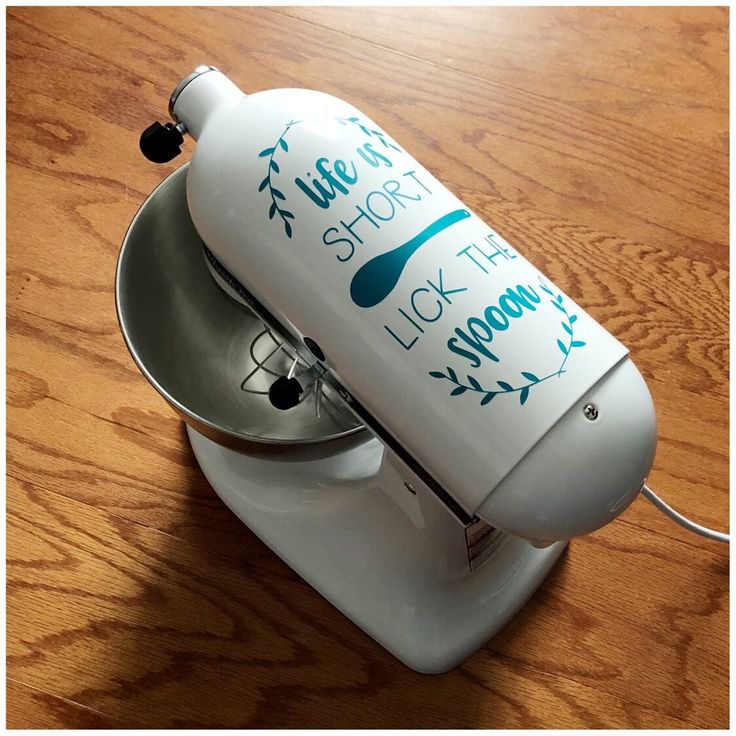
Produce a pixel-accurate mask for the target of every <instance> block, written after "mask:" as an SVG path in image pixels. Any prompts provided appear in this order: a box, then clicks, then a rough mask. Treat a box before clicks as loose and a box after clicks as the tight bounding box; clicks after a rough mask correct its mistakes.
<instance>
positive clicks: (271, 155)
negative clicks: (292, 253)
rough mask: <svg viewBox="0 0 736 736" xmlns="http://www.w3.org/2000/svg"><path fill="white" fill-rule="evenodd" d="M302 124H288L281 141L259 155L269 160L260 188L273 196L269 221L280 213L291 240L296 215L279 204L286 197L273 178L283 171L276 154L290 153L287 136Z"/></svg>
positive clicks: (293, 121)
mask: <svg viewBox="0 0 736 736" xmlns="http://www.w3.org/2000/svg"><path fill="white" fill-rule="evenodd" d="M301 122H302V121H301V120H292V121H291V122H290V123H287V124H286V127H285V128H284V132H283V133H282V134H281V135H280V136H279V139H278V140H277V141H276V143H274V144H273V146H270V147H269V148H264V149H263V150H262V151H261V152H260V153H259V154H258V156H259V157H260V158H268V173H267V174H266V178H265V179H264V180H263V181H262V182H261V183H260V184H259V186H258V191H259V192H262V191H263V190H264V189H268V193H269V195H270V196H271V207H270V209H269V211H268V219H269V220H273V218H274V217H275V215H276V214H277V213H278V215H279V217H280V218H281V220H282V221H283V223H284V230H285V232H286V236H287V237H289V238H290V237H291V233H292V229H291V223H290V222H289V220H293V219H294V214H293V213H292V212H289V210H287V209H286V208H285V207H282V206H281V205H280V204H279V201H280V202H282V203H283V202H285V201H286V197H285V196H284V194H283V192H280V191H279V190H278V189H276V187H275V186H274V185H273V182H272V180H271V176H272V174H278V173H279V171H280V170H281V169H280V168H279V165H278V163H277V162H276V161H275V160H274V159H275V156H276V154H277V153H279V152H281V151H283V152H284V153H288V152H289V144H288V143H287V142H286V134H287V133H288V132H289V130H290V129H291V128H292V127H293V126H294V125H298V124H299V123H301ZM277 200H279V201H277Z"/></svg>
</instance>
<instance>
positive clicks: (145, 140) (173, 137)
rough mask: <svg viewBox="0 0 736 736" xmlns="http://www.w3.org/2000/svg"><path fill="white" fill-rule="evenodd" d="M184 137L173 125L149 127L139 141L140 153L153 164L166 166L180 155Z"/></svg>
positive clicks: (155, 124)
mask: <svg viewBox="0 0 736 736" xmlns="http://www.w3.org/2000/svg"><path fill="white" fill-rule="evenodd" d="M182 143H184V136H183V135H182V134H181V132H180V131H179V130H177V128H176V126H175V125H174V124H173V123H166V125H161V123H159V122H158V121H157V122H155V123H154V124H153V125H149V126H148V127H147V128H146V129H145V130H144V131H143V132H142V133H141V140H140V147H141V153H142V154H143V155H144V156H145V157H146V158H147V159H148V160H149V161H153V162H154V163H155V164H167V163H168V162H169V161H171V160H172V159H174V158H176V157H177V156H178V155H179V154H180V153H181V144H182Z"/></svg>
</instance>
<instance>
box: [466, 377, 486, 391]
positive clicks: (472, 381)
mask: <svg viewBox="0 0 736 736" xmlns="http://www.w3.org/2000/svg"><path fill="white" fill-rule="evenodd" d="M468 383H469V384H470V385H471V386H472V387H473V388H474V389H475V390H476V391H482V390H483V389H482V388H481V386H480V383H478V379H477V378H473V376H468Z"/></svg>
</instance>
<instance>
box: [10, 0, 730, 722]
mask: <svg viewBox="0 0 736 736" xmlns="http://www.w3.org/2000/svg"><path fill="white" fill-rule="evenodd" d="M727 28H728V10H727V9H726V8H699V9H698V8H684V7H683V8H674V9H673V8H659V9H651V8H650V9H646V8H622V9H616V8H600V9H581V8H564V9H555V8H546V9H534V8H524V9H483V8H478V9H463V10H457V9H448V8H444V9H440V8H429V9H427V8H424V9H410V8H403V9H390V8H379V9H359V8H356V9H338V10H334V9H321V8H279V9H277V8H273V9H249V8H241V9H238V8H230V9H217V8H208V9H197V8H190V9H185V10H182V9H174V8H171V9H161V8H158V9H152V8H135V9H127V8H111V7H105V8H84V9H79V8H12V9H9V10H8V31H7V32H8V47H7V48H8V51H7V53H8V76H7V78H8V93H7V94H8V97H7V99H8V195H7V196H8V200H7V201H8V282H7V284H8V285H7V301H8V320H7V329H8V446H7V447H8V449H7V458H8V476H9V477H8V507H7V508H8V516H7V519H8V521H7V524H8V547H7V549H8V639H7V641H8V651H7V656H8V668H7V673H8V678H9V682H8V724H9V725H10V726H12V727H39V728H42V727H73V726H76V727H85V726H95V727H117V726H130V727H134V726H138V727H162V728H163V727H195V726H197V727H210V726H212V727H245V726H261V727H284V726H301V727H320V726H321V727H336V726H346V727H349V726H353V727H361V726H374V727H409V726H414V727H489V728H490V727H503V726H506V727H542V726H544V727H586V726H587V727H637V726H638V727H672V728H681V727H689V726H701V727H720V728H725V727H727V726H728V656H727V655H728V556H727V549H725V548H724V547H721V546H719V545H717V544H715V543H712V542H709V541H706V540H701V539H699V538H697V537H695V536H693V535H690V534H688V533H686V532H684V531H682V530H680V528H679V527H676V526H675V525H673V524H672V523H670V522H669V521H668V520H667V519H665V518H664V517H663V516H661V515H660V514H659V513H657V512H656V511H655V510H653V508H652V507H650V506H649V505H648V504H647V503H646V502H645V501H643V500H639V501H637V502H636V503H635V504H634V505H633V506H632V507H631V508H630V509H629V510H627V511H626V512H625V514H624V515H623V516H622V518H621V519H620V520H618V521H616V522H615V523H613V524H611V525H609V526H608V527H607V528H605V529H603V530H601V531H599V532H598V533H596V534H593V535H591V536H589V537H586V538H583V539H579V540H575V541H574V542H573V543H572V544H571V546H570V548H569V551H568V553H567V554H566V556H565V558H564V559H563V560H562V561H561V562H560V563H559V565H558V566H557V568H556V569H555V570H554V572H553V573H552V575H551V576H550V578H549V579H548V581H547V582H546V583H545V584H544V586H543V588H542V589H541V590H540V591H539V592H538V593H537V595H536V596H535V597H534V598H533V600H532V601H531V602H530V603H529V604H528V605H527V607H526V608H525V609H524V610H523V612H522V613H521V614H520V615H519V616H517V618H516V619H515V620H514V621H513V622H512V623H511V624H510V625H509V626H508V627H507V628H506V629H505V630H504V631H502V632H501V634H499V635H498V636H497V637H496V638H495V639H493V640H492V641H491V642H490V643H489V644H488V645H487V646H485V647H484V648H483V649H482V650H481V651H479V652H478V653H477V654H475V655H474V656H473V657H471V658H470V659H469V660H468V661H467V662H466V663H465V664H463V665H462V666H460V667H458V668H457V669H455V670H453V671H452V672H450V673H448V674H446V675H442V676H434V677H428V676H421V675H418V674H416V673H414V672H411V671H409V670H408V669H406V668H405V667H403V666H402V665H400V664H399V663H398V662H397V661H395V660H394V659H393V658H392V657H391V656H390V655H388V654H387V653H386V652H385V651H383V650H382V649H381V648H380V647H379V646H378V645H377V644H375V643H374V642H373V641H372V640H371V639H370V638H368V637H367V636H366V635H365V634H363V633H362V632H361V631H360V630H358V629H357V628H356V627H355V626H354V625H352V624H351V623H350V622H349V621H348V620H347V619H345V618H344V617H343V616H342V615H340V614H339V613H338V612H337V611H336V610H334V609H333V608H332V607H331V606H330V605H329V604H328V603H327V602H326V601H325V600H324V599H322V598H321V597H320V596H319V595H318V594H317V593H316V592H315V591H314V590H312V589H311V588H310V587H308V586H307V585H306V584H305V583H303V582H302V581H301V580H300V579H299V578H298V577H297V576H296V575H295V574H294V573H292V572H291V571H290V570H289V568H288V567H287V566H286V565H285V564H283V563H282V562H281V561H280V560H279V559H277V558H276V557H275V556H274V555H273V554H272V553H271V552H270V551H269V550H268V549H267V548H266V547H265V546H264V545H263V544H261V543H260V542H259V541H258V540H257V539H256V538H255V537H254V535H253V534H251V533H250V532H249V531H248V530H247V529H246V528H245V527H244V526H242V525H241V524H240V523H239V522H238V521H237V520H236V519H235V517H234V516H232V515H231V514H230V513H229V512H228V510H227V509H226V508H225V507H224V506H223V504H222V503H221V502H220V501H219V500H218V499H217V497H216V496H215V494H214V492H213V491H212V490H211V489H210V488H209V486H208V485H207V483H206V482H205V480H204V478H203V477H202V475H201V473H200V472H199V471H198V469H197V467H196V466H195V464H194V461H193V458H192V454H191V451H190V450H189V447H188V445H187V443H186V440H185V436H184V433H183V429H182V425H181V423H180V422H179V421H178V420H177V419H176V418H175V416H174V415H173V413H172V412H171V411H170V410H169V409H168V408H167V406H166V405H165V404H164V402H163V400H161V399H160V398H159V397H158V395H157V394H156V393H155V392H154V390H153V389H152V388H151V387H150V386H149V385H148V384H147V383H146V381H145V380H144V379H143V377H142V376H141V375H140V374H139V373H138V371H137V370H136V368H135V366H134V364H133V361H132V360H131V359H130V357H129V356H128V353H127V351H126V349H125V347H124V345H123V341H122V338H121V337H120V334H119V332H118V327H117V322H116V318H115V307H114V303H113V279H114V272H115V262H116V257H117V253H118V249H119V245H120V242H121V239H122V237H123V234H124V232H125V229H126V226H127V224H128V223H129V221H130V220H131V218H132V217H133V215H134V214H135V211H136V209H137V207H138V206H139V205H140V204H141V202H142V201H143V199H144V198H145V196H146V195H147V193H149V192H150V191H151V190H152V189H153V187H154V186H155V185H156V184H157V183H158V182H159V181H161V179H162V178H163V177H164V175H166V174H167V173H169V172H170V171H172V170H173V167H172V166H165V167H156V166H155V165H153V164H150V163H148V162H147V161H145V160H143V158H142V157H141V156H140V155H139V153H138V150H137V140H138V135H139V133H140V131H141V130H142V129H143V128H144V127H145V126H146V125H148V124H149V123H150V122H152V121H153V120H155V119H165V115H166V106H167V101H168V96H169V94H170V92H171V90H172V89H173V87H174V86H175V84H176V83H177V82H178V81H179V79H180V78H182V77H183V76H184V75H186V74H187V73H189V71H191V70H192V69H193V68H194V67H195V66H196V65H198V64H201V63H208V64H214V65H216V66H218V67H220V68H221V69H222V70H224V71H225V72H226V73H228V74H229V75H230V76H231V77H232V78H233V79H234V80H235V81H236V82H237V83H238V84H240V85H241V86H242V87H243V89H245V90H248V91H255V90H260V89H267V88H270V87H279V86H282V87H288V86H295V87H296V86H306V87H312V88H318V89H322V90H325V91H327V92H331V93H333V94H336V95H338V96H340V97H343V98H345V99H347V100H349V101H350V102H352V103H354V104H356V105H357V106H359V107H360V108H362V109H363V110H364V111H365V112H366V113H367V114H368V115H369V116H371V117H373V118H374V119H375V120H376V121H378V122H379V123H381V124H383V125H384V126H385V127H386V128H387V129H388V130H389V131H390V132H391V133H392V134H393V135H394V136H395V137H396V139H397V140H399V141H400V142H401V143H402V144H403V145H404V146H405V147H406V148H407V149H408V150H409V151H411V152H413V153H414V154H415V156H416V157H417V158H418V159H419V160H420V161H421V162H422V163H424V164H425V165H426V166H427V167H428V168H429V169H431V170H432V172H433V173H434V174H436V175H437V176H439V177H440V178H441V179H443V180H444V181H445V182H446V183H447V184H448V186H449V187H450V188H451V189H452V190H453V191H455V192H456V193H457V194H458V195H459V196H460V197H461V198H462V199H464V200H465V201H466V202H467V203H468V204H469V205H470V206H471V208H472V209H474V210H475V211H476V212H478V213H479V214H480V215H481V216H483V217H484V219H486V220H487V221H488V222H489V223H491V224H492V225H493V226H494V227H495V228H496V229H498V230H499V231H500V232H501V233H502V234H503V235H504V236H505V237H506V238H507V239H508V240H509V241H510V242H511V243H513V244H514V245H515V246H516V247H517V248H518V249H519V250H521V251H522V252H523V253H524V254H525V255H527V256H528V257H529V258H530V259H531V260H532V261H533V262H534V263H535V264H536V265H538V266H539V267H540V268H541V269H542V270H543V271H545V272H546V273H547V274H549V276H550V277H551V278H552V279H553V280H554V281H555V282H556V283H557V284H558V285H559V286H560V287H561V288H563V289H564V290H565V291H567V292H568V293H569V294H570V295H571V296H572V297H573V298H574V299H575V300H576V301H578V302H579V303H581V304H582V305H584V306H585V307H586V308H587V309H588V310H589V311H590V313H591V314H592V315H593V316H594V317H595V318H597V319H598V320H599V321H600V322H602V323H603V324H604V325H605V326H606V327H607V328H608V329H609V330H610V331H611V332H613V334H615V335H616V336H617V337H618V338H619V339H620V340H621V341H623V342H624V343H625V344H626V345H627V346H629V347H630V349H631V352H632V355H633V357H634V359H635V361H636V363H637V364H638V366H639V367H640V369H641V371H642V373H643V374H644V376H645V377H646V379H647V381H648V383H649V386H650V389H651V391H652V393H653V395H654V399H655V402H656V405H657V411H658V420H659V447H658V452H657V458H656V462H655V467H654V471H653V474H652V476H651V482H652V485H653V486H654V487H655V488H656V489H659V490H660V491H661V492H662V493H663V494H664V495H665V496H666V498H667V499H669V500H670V501H671V502H672V503H673V504H674V505H675V506H676V507H678V508H680V509H682V510H685V511H687V512H688V513H691V514H692V515H693V516H694V517H696V518H697V519H699V520H701V521H702V522H703V523H705V524H708V525H712V526H715V527H718V528H723V527H724V526H725V525H726V520H727V518H728V455H727V452H728V424H727V407H728V382H727V378H728V376H727V370H728V368H727V366H728V342H727V335H728V308H727V307H728V173H727V172H728V166H727V165H728V34H727ZM187 151H191V145H189V144H187ZM183 160H184V159H183V158H180V159H177V161H176V163H177V165H178V164H180V163H182V162H183Z"/></svg>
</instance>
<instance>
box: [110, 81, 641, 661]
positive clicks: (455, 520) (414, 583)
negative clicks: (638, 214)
mask: <svg viewBox="0 0 736 736" xmlns="http://www.w3.org/2000/svg"><path fill="white" fill-rule="evenodd" d="M170 113H171V115H172V118H173V119H174V121H175V122H173V123H169V124H167V125H161V124H159V123H155V124H154V125H152V126H151V127H150V128H148V129H147V130H146V131H145V132H144V134H143V136H142V138H141V148H142V150H143V152H144V154H145V155H146V156H147V157H148V158H149V159H151V160H153V161H157V162H165V161H169V160H171V159H172V158H173V157H174V156H175V155H176V154H177V153H178V152H179V151H180V148H181V144H182V142H183V140H184V138H183V136H184V134H186V133H188V134H189V135H190V136H191V137H192V138H194V139H196V140H197V148H196V150H195V153H194V157H193V160H192V162H191V164H187V165H185V166H183V167H181V168H180V169H179V170H177V171H176V172H175V173H174V174H172V175H171V176H170V177H169V178H167V179H166V180H165V181H164V182H163V183H162V184H161V185H159V187H158V188H157V189H156V190H155V191H154V192H153V193H152V194H151V195H150V197H149V198H148V199H147V200H146V202H145V203H144V204H143V206H142V207H141V209H140V210H139V212H138V214H137V215H136V217H135V219H134V220H133V222H132V224H131V225H130V228H129V230H128V232H127V234H126V236H125V240H124V242H123V246H122V249H121V252H120V258H119V263H118V271H117V276H116V300H117V308H118V316H119V320H120V326H121V330H122V333H123V335H124V338H125V340H126V343H127V345H128V348H129V350H130V352H131V354H132V356H133V358H134V359H135V361H136V363H137V364H138V366H139V368H140V370H141V371H142V372H143V374H144V375H145V376H146V378H147V379H148V380H149V381H150V382H151V383H152V384H153V386H154V387H155V388H156V389H157V390H158V391H159V393H161V394H162V396H164V398H165V399H166V400H167V401H168V402H169V404H170V405H171V406H172V407H173V408H174V409H175V411H177V412H178V413H179V415H180V416H181V417H182V418H183V419H184V421H185V422H186V423H187V432H188V436H189V440H190V442H191V445H192V448H193V451H194V454H195V456H196V458H197V461H198V463H199V465H200V466H201V468H202V471H203V472H204V474H205V476H206V477H207V479H208V481H209V482H210V484H211V485H212V487H213V488H214V489H215V491H216V492H217V494H218V495H219V496H220V497H221V498H222V500H223V501H224V502H225V503H226V504H227V505H228V507H229V508H230V509H231V510H232V511H233V512H234V513H235V514H236V515H237V516H238V517H239V518H240V519H241V520H242V521H243V522H244V523H245V524H246V525H247V526H248V527H249V528H250V529H251V530H252V531H253V532H254V533H255V534H256V535H258V536H259V537H260V538H261V539H262V540H263V541H264V542H265V543H266V544H267V545H268V546H269V547H270V548H271V549H272V550H273V551H274V552H275V553H276V554H278V555H279V556H280V557H281V558H282V559H284V560H285V562H286V563H287V564H289V565H290V566H291V567H292V568H293V569H294V570H295V571H296V572H297V573H298V574H299V575H301V576H302V577H303V578H304V579H305V580H306V581H307V582H308V583H309V584H310V585H312V586H313V587H314V588H315V589H316V590H318V591H319V592H320V593H321V594H322V595H324V596H325V597H326V598H327V599H328V600H330V601H331V602H332V603H333V604H334V605H335V606H336V607H337V608H338V609H339V610H340V611H342V612H343V613H344V614H345V615H346V616H348V617H349V618H350V619H351V620H353V621H354V622H355V623H356V624H357V625H358V626H360V627H361V628H362V629H363V630H364V631H366V632H367V633H368V634H369V635H370V636H372V637H373V638H374V639H375V640H376V641H377V642H379V643H380V644H381V645H382V646H384V647H385V648H386V649H387V650H388V651H389V652H391V653H392V654H393V655H395V656H396V657H397V658H398V659H400V660H401V661H402V662H404V663H405V664H407V665H408V666H410V667H412V668H413V669H415V670H418V671H420V672H425V673H437V672H443V671H446V670H448V669H450V668H452V667H453V666H455V665H457V664H458V663H460V662H461V661H463V660H464V659H465V658H466V657H468V656H469V655H470V654H471V653H473V652H474V651H475V650H476V649H477V648H478V647H480V646H481V645H482V644H483V643H484V642H485V641H487V640H488V639H489V638H490V637H492V636H493V635H494V634H495V633H496V632H497V631H498V630H499V629H501V627H503V626H504V625H505V624H506V623H507V622H508V621H509V620H510V619H511V618H512V617H513V616H514V614H515V613H516V612H517V611H518V610H519V609H520V608H521V607H522V606H523V605H524V603H525V602H526V601H527V600H528V599H529V597H530V596H531V595H532V594H533V592H534V591H535V590H536V589H537V587H538V586H539V585H540V583H541V582H542V580H543V579H544V577H545V575H546V574H547V573H548V572H549V570H550V569H551V568H552V566H553V565H554V563H555V561H556V560H557V559H558V557H559V556H560V554H561V553H562V551H563V550H564V547H565V545H566V543H567V541H568V540H569V539H571V538H573V537H575V536H579V535H581V534H586V533H588V532H591V531H594V530H595V529H598V528H600V527H601V526H603V525H605V524H606V523H609V522H610V521H612V520H613V519H615V518H616V517H617V516H618V515H619V514H620V513H621V512H622V511H623V510H624V509H625V508H626V507H627V506H628V505H629V504H630V503H631V502H632V501H633V500H634V499H635V498H636V496H637V495H638V493H639V492H640V491H641V489H642V486H643V485H644V482H645V480H646V476H647V474H648V472H649V470H650V468H651V465H652V462H653V459H654V451H655V445H656V423H655V415H654V407H653V404H652V400H651V397H650V395H649V391H648V390H647V387H646V384H645V383H644V381H643V379H642V378H641V376H640V374H639V372H638V371H637V369H636V368H635V366H634V365H633V363H632V362H631V360H630V359H629V358H628V352H627V350H626V348H624V347H623V346H622V345H621V344H620V343H619V342H618V341H617V340H615V339H614V338H613V337H612V336H611V335H609V334H608V333H607V332H606V331H605V330H604V329H603V328H602V327H601V326H600V325H599V324H598V323H596V322H595V321H594V320H593V319H592V318H591V317H590V316H589V315H587V314H586V313H585V312H584V311H583V310H582V309H581V308H580V307H579V306H577V305H576V304H574V302H573V301H572V300H571V299H569V297H567V296H566V295H565V294H564V293H563V292H562V291H561V290H559V289H558V288H557V287H556V286H555V285H554V284H552V283H551V282H550V281H549V280H548V279H547V278H546V277H544V276H543V274H541V273H540V272H539V271H537V269H535V268H534V267H533V266H532V265H531V264H530V263H528V262H527V261H526V260H525V259H524V258H523V257H522V256H521V254H520V253H519V252H518V251H516V250H515V249H514V248H513V247H512V246H511V245H510V244H509V243H507V242H506V241H505V240H504V239H503V238H502V237H501V236H500V235H499V234H498V233H497V232H495V231H494V230H492V229H491V228H490V227H489V226H488V225H486V224H485V223H483V222H482V221H481V220H480V219H479V218H478V217H477V216H476V215H474V214H473V213H472V212H470V211H469V210H468V209H467V208H466V206H465V205H464V204H463V203H462V202H460V201H459V200H458V199H457V198H456V197H454V195H452V194H451V193H450V192H448V191H447V190H446V189H445V188H444V187H443V186H442V185H441V184H440V182H439V181H438V180H437V179H435V178H434V177H433V176H432V175H431V174H430V173H429V172H428V171H427V170H426V169H424V168H423V167H422V166H421V165H420V164H419V163H418V162H416V161H415V160H414V159H413V158H412V157H411V156H410V155H409V154H408V153H406V151H404V149H403V148H401V146H400V145H399V144H398V143H397V142H396V141H394V140H393V139H392V138H391V137H390V136H389V135H388V134H387V133H386V132H385V131H383V129H381V128H380V127H379V126H377V125H376V124H375V123H373V122H372V121H370V120H369V119H368V118H367V117H366V116H364V115H363V114H362V113H360V112H359V111H358V110H356V109H355V108H353V107H352V106H350V105H348V104H347V103H345V102H342V101H341V100H338V99H336V98H334V97H331V96H329V95H325V94H322V93H318V92H312V91H308V90H270V91H267V92H261V93H256V94H253V95H245V94H244V93H243V92H242V91H241V90H240V89H238V88H237V87H236V86H235V85H234V84H233V83H232V82H231V81H230V80H228V79H227V77H225V76H224V75H223V74H221V73H220V72H219V71H218V70H216V69H214V68H213V67H200V68H199V69H197V70H196V71H195V72H194V73H193V74H191V75H189V76H188V77H186V78H185V79H184V80H183V81H182V82H181V83H180V84H179V86H178V87H177V88H176V90H175V91H174V93H173V95H172V98H171V103H170Z"/></svg>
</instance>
